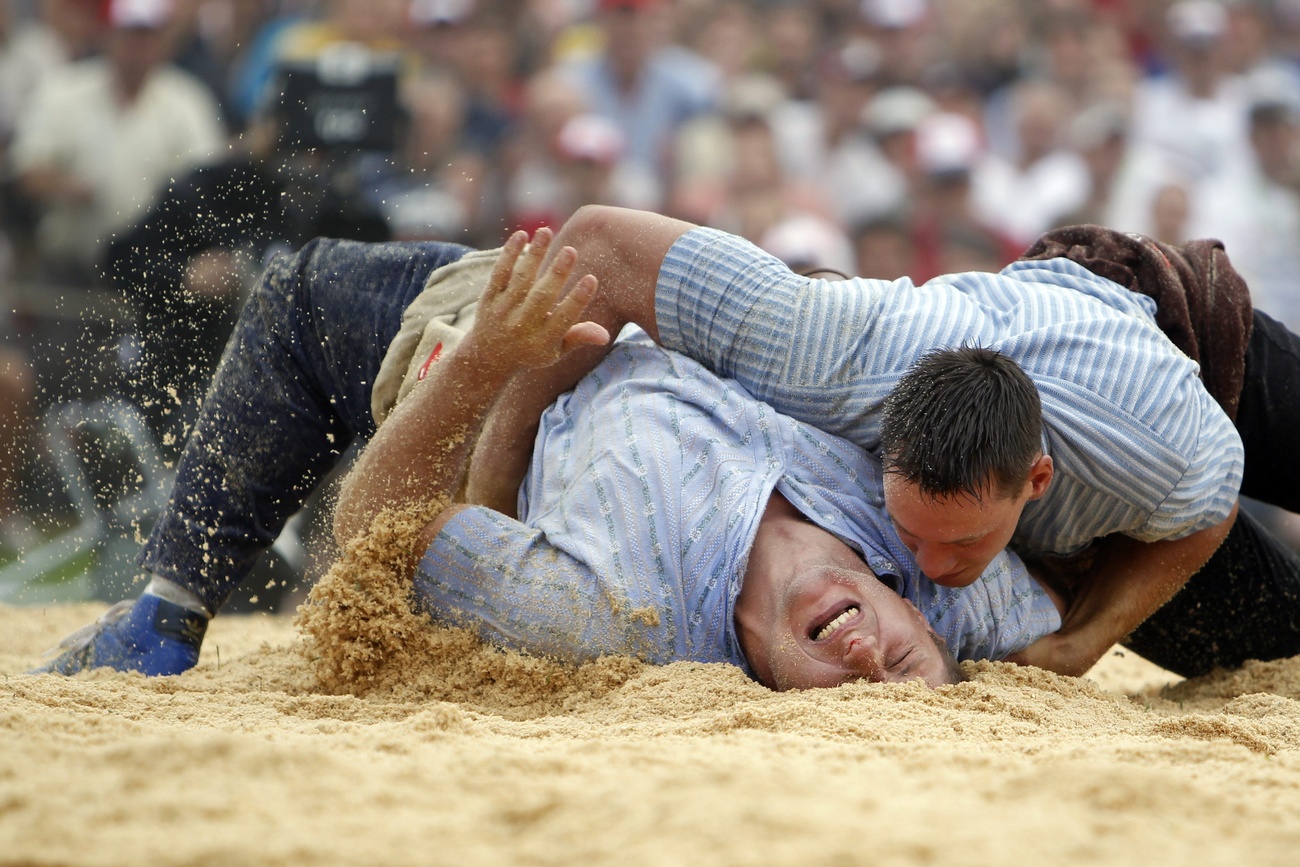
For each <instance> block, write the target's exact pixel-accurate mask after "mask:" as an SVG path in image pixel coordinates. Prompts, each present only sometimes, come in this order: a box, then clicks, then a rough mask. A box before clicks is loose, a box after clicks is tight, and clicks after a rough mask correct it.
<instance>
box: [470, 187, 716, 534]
mask: <svg viewBox="0 0 1300 867" xmlns="http://www.w3.org/2000/svg"><path fill="white" fill-rule="evenodd" d="M692 228H694V226H693V225H692V224H691V223H686V222H683V221H681V220H674V219H672V218H671V217H665V216H662V215H660V214H655V213H652V212H650V211H635V210H630V209H627V208H614V207H606V206H602V205H587V206H585V207H583V208H581V209H579V210H578V212H577V213H575V214H574V215H573V216H572V217H570V218H569V220H568V221H567V222H566V223H565V224H564V226H563V228H561V229H560V232H559V234H558V235H556V238H555V242H554V243H553V244H552V245H551V249H552V250H553V251H559V250H562V249H565V248H572V249H573V250H575V251H576V252H577V260H576V262H575V264H574V267H573V273H574V274H575V275H587V274H590V275H593V276H594V277H595V278H596V280H597V282H598V283H599V286H600V289H599V291H598V292H597V293H596V296H595V298H593V299H592V301H591V303H590V304H588V305H587V310H586V313H585V316H586V317H587V318H588V319H589V320H590V321H592V322H594V323H597V324H599V325H601V326H603V327H604V328H605V329H606V331H607V332H608V333H609V334H610V335H617V334H618V333H619V331H621V330H622V329H623V326H624V325H626V324H627V323H629V322H635V323H636V324H637V325H639V326H641V328H642V329H644V330H645V332H646V333H647V334H649V335H650V336H651V337H652V338H654V339H655V340H658V339H659V328H658V326H657V324H656V321H655V284H656V282H657V281H658V278H659V266H660V265H661V264H663V260H664V257H665V256H666V255H667V254H668V249H669V248H670V247H672V245H673V242H674V241H676V240H677V239H678V238H679V237H681V236H682V235H683V234H684V233H686V232H687V231H689V230H690V229H692ZM554 255H559V254H558V253H556V254H554ZM574 279H576V278H574ZM608 351H609V346H608V345H600V346H584V347H581V348H578V349H576V350H575V351H573V352H570V353H569V354H567V355H565V356H564V358H562V359H561V360H560V361H559V362H558V363H557V364H554V365H551V366H548V367H546V368H542V369H538V370H528V371H523V372H521V373H520V374H519V375H518V376H516V377H514V379H513V380H512V381H511V382H510V384H509V385H508V387H507V392H506V394H505V395H503V396H502V398H501V399H500V400H499V401H498V403H497V405H496V408H495V409H494V410H493V412H492V414H491V416H490V417H489V418H488V419H487V421H486V423H485V427H484V429H483V433H482V435H481V436H480V438H479V443H478V446H477V447H476V448H475V450H474V456H473V463H472V466H471V468H470V473H469V480H468V486H467V489H466V494H465V500H466V502H468V503H472V504H476V505H483V506H489V507H491V508H493V509H496V510H497V511H499V512H503V513H504V514H507V515H512V516H513V515H514V512H515V505H516V500H517V497H518V493H519V485H520V483H521V482H522V480H523V477H524V473H525V471H526V470H527V468H528V460H529V457H530V456H531V453H532V443H533V440H534V439H535V438H536V435H537V425H538V421H539V419H540V418H541V414H542V411H543V410H545V409H546V407H548V406H549V405H550V404H551V403H552V402H553V401H554V400H555V399H556V398H557V397H559V396H560V395H561V394H563V393H564V392H566V391H568V390H569V389H570V388H572V387H573V386H574V385H575V384H576V383H577V382H578V380H579V379H581V378H582V377H583V376H584V375H586V374H587V373H588V372H589V371H590V370H591V369H592V368H594V367H595V366H596V365H597V364H598V363H600V360H601V359H602V358H604V357H605V354H606V353H607V352H608Z"/></svg>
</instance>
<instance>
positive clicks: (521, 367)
mask: <svg viewBox="0 0 1300 867" xmlns="http://www.w3.org/2000/svg"><path fill="white" fill-rule="evenodd" d="M551 237H552V236H551V232H550V230H548V229H542V230H539V231H538V233H537V235H536V237H535V238H534V240H533V244H532V245H531V247H529V249H527V250H526V251H525V249H524V248H525V245H526V244H527V242H528V237H527V235H525V234H524V233H523V232H516V233H515V234H514V235H512V236H511V237H510V240H509V241H507V242H506V244H505V247H504V249H503V250H502V252H501V255H500V256H499V257H498V259H497V264H496V267H495V268H494V269H493V272H492V277H491V279H490V281H489V283H488V287H487V291H486V292H485V293H484V295H483V299H482V300H481V301H480V302H479V310H478V315H477V318H476V320H475V323H474V327H473V328H472V329H471V330H470V332H469V333H468V334H467V335H465V337H464V339H463V340H461V342H460V343H459V345H457V346H456V348H455V349H453V350H452V351H451V352H450V353H449V354H448V355H446V356H444V357H443V358H442V359H441V360H440V361H438V363H436V364H434V365H433V366H432V367H431V368H430V371H429V375H428V376H427V377H426V378H425V379H424V380H423V381H422V382H420V383H419V384H418V385H417V386H416V387H415V388H414V389H413V390H412V391H411V393H410V394H409V395H408V396H407V397H406V399H405V400H403V401H402V402H401V403H399V404H398V405H397V407H396V408H395V409H394V410H393V413H392V415H390V416H389V418H388V420H387V421H386V422H385V423H384V426H383V427H381V428H380V429H379V432H378V433H377V434H376V435H375V438H374V439H373V440H371V442H370V445H369V446H368V447H367V448H366V450H365V451H364V452H362V454H361V457H360V458H359V459H358V460H357V464H356V466H355V467H354V468H353V470H352V472H350V473H349V474H348V477H347V479H346V480H345V481H344V484H343V486H342V489H341V490H340V492H339V500H338V504H337V506H336V508H335V512H334V535H335V538H336V539H338V540H339V542H340V543H342V544H346V543H347V542H348V541H350V540H351V539H352V538H354V537H355V536H356V535H357V534H359V533H361V532H363V531H365V530H366V529H367V528H369V527H370V525H371V524H372V522H373V521H374V519H375V517H376V516H378V515H379V514H380V513H382V512H384V511H387V510H392V509H408V508H412V507H415V508H417V509H420V510H421V511H422V512H423V511H424V509H425V508H426V505H427V504H430V503H433V504H436V505H434V506H433V507H432V509H431V510H430V516H429V518H428V523H427V525H426V526H425V529H424V531H423V532H422V534H421V544H425V543H427V541H428V540H429V539H432V537H433V536H434V535H436V534H437V533H438V532H439V530H440V529H441V528H442V525H443V524H445V523H446V522H447V521H448V520H450V518H451V516H452V515H454V514H455V512H456V510H457V509H458V508H459V507H457V506H455V505H454V504H453V500H454V498H455V497H456V495H457V493H458V492H459V491H460V489H461V487H462V483H463V482H464V479H465V476H466V472H467V469H468V465H469V456H470V453H471V451H472V450H473V448H474V444H475V442H476V440H477V438H478V435H479V432H480V430H481V429H482V427H483V423H484V420H485V419H486V418H487V416H488V413H489V411H490V410H491V409H492V406H493V405H494V404H495V403H496V401H497V400H498V398H500V397H501V395H502V393H503V392H504V391H505V390H506V388H507V386H509V385H510V383H511V382H512V380H513V378H514V377H515V375H516V374H518V373H519V372H521V371H528V370H532V369H544V368H547V367H548V366H549V365H552V364H554V362H556V361H557V360H559V359H561V358H563V357H565V355H566V354H567V353H569V352H570V351H571V350H573V349H574V348H576V347H578V346H581V345H584V344H591V343H597V344H603V343H606V342H608V340H609V333H608V332H607V331H606V330H605V329H604V328H603V327H601V326H600V325H596V324H594V323H591V322H582V321H579V319H580V318H581V317H582V315H583V313H584V311H585V309H586V306H587V303H588V302H589V301H590V299H591V296H592V293H594V292H595V289H596V280H595V278H594V277H591V276H585V277H583V278H582V279H580V280H578V281H576V282H575V283H574V285H573V287H572V289H571V290H570V291H569V292H567V293H566V292H565V290H564V286H565V282H566V281H567V280H568V279H569V277H570V275H571V274H572V273H573V269H574V262H575V258H576V257H575V255H574V251H573V250H572V249H571V248H565V249H562V250H559V251H557V252H556V254H555V256H553V257H552V261H551V262H549V263H548V264H547V265H546V267H545V268H544V269H543V268H542V261H543V259H544V258H545V256H546V253H547V249H548V248H549V246H550V243H551ZM539 273H540V276H539ZM416 548H417V550H413V552H412V553H413V555H414V556H415V557H416V558H417V559H418V555H419V551H420V550H423V549H421V548H419V546H418V545H417V546H416ZM414 564H415V561H414V560H413V561H412V563H411V567H412V568H414Z"/></svg>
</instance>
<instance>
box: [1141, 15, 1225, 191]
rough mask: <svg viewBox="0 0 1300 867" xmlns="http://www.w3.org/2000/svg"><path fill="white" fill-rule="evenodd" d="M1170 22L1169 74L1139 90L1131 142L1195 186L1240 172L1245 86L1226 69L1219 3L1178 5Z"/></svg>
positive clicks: (1223, 22)
mask: <svg viewBox="0 0 1300 867" xmlns="http://www.w3.org/2000/svg"><path fill="white" fill-rule="evenodd" d="M1166 22H1167V28H1168V44H1169V48H1170V60H1171V61H1172V68H1171V70H1170V72H1169V74H1167V75H1160V76H1154V77H1150V78H1148V79H1146V80H1145V81H1143V82H1142V83H1141V84H1140V85H1139V86H1138V89H1137V92H1136V94H1135V97H1134V104H1133V137H1134V139H1135V140H1136V141H1137V142H1139V143H1149V144H1151V145H1152V146H1154V147H1155V148H1157V149H1158V150H1159V151H1160V153H1162V154H1163V156H1164V158H1165V159H1166V160H1168V161H1170V162H1171V163H1173V164H1175V165H1177V166H1178V167H1180V168H1181V170H1182V172H1183V173H1184V174H1185V175H1186V176H1187V177H1188V178H1189V180H1190V181H1191V182H1193V183H1196V182H1200V181H1203V180H1205V179H1208V178H1210V177H1213V176H1216V175H1221V174H1225V173H1228V172H1231V171H1235V170H1236V169H1238V168H1239V167H1240V163H1241V162H1242V161H1244V160H1246V159H1247V155H1248V153H1249V150H1250V145H1249V142H1248V141H1247V135H1246V109H1247V104H1246V96H1245V92H1244V86H1243V83H1242V81H1241V79H1240V78H1238V77H1237V76H1234V75H1232V74H1231V73H1230V72H1229V71H1228V69H1227V66H1226V57H1225V54H1224V51H1225V41H1224V39H1225V35H1226V33H1227V27H1228V15H1227V12H1226V11H1225V10H1224V7H1223V5H1222V4H1221V3H1220V2H1218V0H1178V2H1176V3H1174V4H1173V5H1172V6H1170V7H1169V13H1168V16H1167V18H1166Z"/></svg>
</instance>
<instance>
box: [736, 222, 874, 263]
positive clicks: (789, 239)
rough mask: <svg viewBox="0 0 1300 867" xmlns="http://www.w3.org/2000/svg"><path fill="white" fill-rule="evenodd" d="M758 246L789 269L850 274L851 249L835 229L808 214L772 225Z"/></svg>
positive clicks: (850, 245)
mask: <svg viewBox="0 0 1300 867" xmlns="http://www.w3.org/2000/svg"><path fill="white" fill-rule="evenodd" d="M758 246H760V247H762V248H763V249H764V250H766V251H767V252H769V253H771V254H772V255H773V256H775V257H777V258H778V259H780V260H781V261H782V262H784V263H786V264H787V265H789V266H790V267H792V268H799V269H803V268H807V267H816V268H832V269H834V270H836V271H841V272H843V273H845V274H852V273H853V270H854V267H853V246H852V244H851V243H850V242H849V239H848V237H847V236H845V234H844V232H842V231H841V230H840V229H839V227H838V226H836V225H835V224H833V223H831V222H828V221H827V220H823V219H821V218H820V217H816V216H814V215H812V214H795V215H793V216H789V217H786V218H785V219H784V220H781V221H780V222H779V223H776V224H775V225H773V226H772V227H771V228H769V229H768V230H767V231H766V232H764V233H763V237H762V238H761V239H759V244H758Z"/></svg>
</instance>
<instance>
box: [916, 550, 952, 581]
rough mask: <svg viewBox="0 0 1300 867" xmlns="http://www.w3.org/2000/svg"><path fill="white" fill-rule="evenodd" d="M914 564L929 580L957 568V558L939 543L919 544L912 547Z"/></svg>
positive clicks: (940, 576)
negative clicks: (914, 556)
mask: <svg viewBox="0 0 1300 867" xmlns="http://www.w3.org/2000/svg"><path fill="white" fill-rule="evenodd" d="M913 553H914V554H915V555H916V565H917V566H919V567H920V569H921V571H922V572H924V573H925V576H926V577H927V578H929V579H930V580H932V581H933V580H934V579H936V578H942V577H943V576H944V575H947V574H948V573H950V572H953V571H956V569H957V558H956V557H955V556H953V555H952V554H951V553H948V552H947V551H945V550H944V548H943V546H941V545H926V544H920V545H917V546H916V547H915V548H914V549H913Z"/></svg>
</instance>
